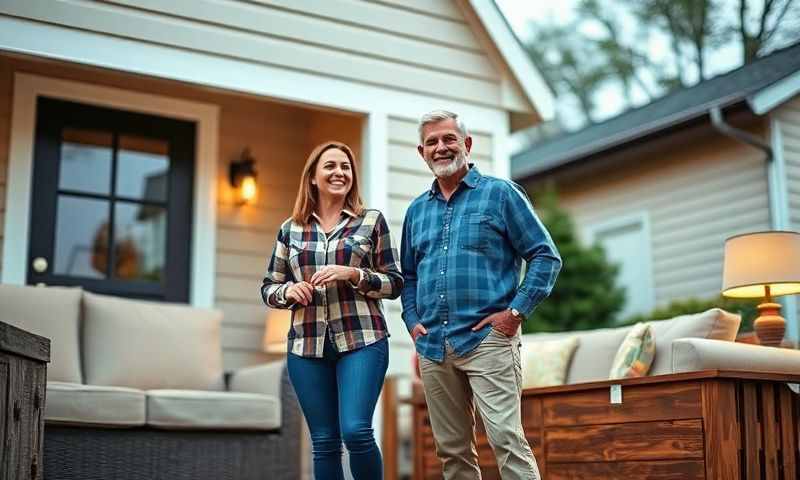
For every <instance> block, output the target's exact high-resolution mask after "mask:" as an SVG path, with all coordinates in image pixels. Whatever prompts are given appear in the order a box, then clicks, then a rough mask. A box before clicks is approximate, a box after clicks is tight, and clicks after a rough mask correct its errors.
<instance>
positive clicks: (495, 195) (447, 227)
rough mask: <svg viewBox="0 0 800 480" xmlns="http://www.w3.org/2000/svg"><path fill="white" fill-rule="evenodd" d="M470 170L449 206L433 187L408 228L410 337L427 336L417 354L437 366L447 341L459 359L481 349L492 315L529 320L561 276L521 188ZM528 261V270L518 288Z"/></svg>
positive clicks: (411, 213)
mask: <svg viewBox="0 0 800 480" xmlns="http://www.w3.org/2000/svg"><path fill="white" fill-rule="evenodd" d="M470 167H471V168H470V170H469V172H468V173H467V175H466V176H465V177H464V178H463V179H462V180H461V184H460V185H459V187H458V189H457V190H456V192H455V193H453V195H452V196H451V197H450V200H449V201H448V200H445V198H444V196H443V195H442V193H441V191H440V190H439V184H438V183H437V181H436V180H434V182H433V184H432V185H431V188H430V190H429V191H427V192H425V193H423V194H422V195H421V196H420V197H418V198H417V199H416V200H414V202H412V203H411V205H410V206H409V207H408V211H407V213H406V218H405V221H404V223H403V241H402V247H401V251H402V253H401V256H402V258H401V264H402V267H403V275H404V277H405V286H404V287H403V294H402V299H403V320H404V321H405V323H406V326H407V327H408V330H409V331H411V330H412V329H413V328H414V326H415V325H417V324H418V323H421V324H422V325H423V326H424V327H425V328H426V329H427V330H428V334H427V335H421V336H419V337H418V338H417V341H416V344H415V345H416V349H417V352H419V354H420V355H422V356H424V357H426V358H429V359H431V360H434V361H437V362H441V361H442V360H443V359H444V353H445V341H447V343H449V344H450V345H451V346H452V347H453V350H454V351H455V353H456V355H459V356H463V355H466V354H467V353H469V352H471V351H472V350H473V349H474V348H475V347H477V346H478V344H479V343H480V342H481V341H482V340H483V339H484V337H486V335H488V334H489V331H490V330H491V326H490V325H486V326H485V327H484V328H483V329H481V330H478V331H477V332H473V331H472V327H473V326H474V325H475V324H477V323H478V322H480V321H481V320H483V319H484V318H486V317H487V316H489V315H491V314H492V313H495V312H499V311H501V310H505V309H506V308H514V309H516V310H519V311H520V312H521V313H522V315H525V316H527V315H530V313H531V312H533V310H534V309H535V308H536V306H537V305H538V304H539V303H540V302H541V301H542V300H544V299H545V297H547V296H548V295H549V294H550V291H551V290H552V289H553V285H554V284H555V281H556V277H557V276H558V272H559V270H560V269H561V257H560V256H559V254H558V250H557V249H556V246H555V244H554V243H553V240H552V238H551V237H550V234H549V233H548V232H547V229H546V228H545V227H544V225H543V224H542V223H541V222H540V221H539V218H538V217H537V216H536V214H535V213H534V211H533V206H532V205H531V203H530V201H529V200H528V197H527V195H525V192H524V191H523V190H522V188H520V187H519V186H518V185H516V184H515V183H513V182H511V181H508V180H501V179H498V178H494V177H491V176H486V175H481V173H480V172H479V171H478V168H477V167H475V166H473V165H472V164H470ZM522 260H525V261H526V262H527V263H528V269H527V272H526V273H525V277H524V278H523V281H522V283H521V284H520V282H519V276H520V275H519V274H520V267H521V263H522Z"/></svg>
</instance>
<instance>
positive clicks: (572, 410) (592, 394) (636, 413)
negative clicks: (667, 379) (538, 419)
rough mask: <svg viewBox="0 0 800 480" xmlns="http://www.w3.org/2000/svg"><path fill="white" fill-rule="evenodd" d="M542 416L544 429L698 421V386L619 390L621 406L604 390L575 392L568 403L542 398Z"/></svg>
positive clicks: (555, 397) (667, 385) (690, 384)
mask: <svg viewBox="0 0 800 480" xmlns="http://www.w3.org/2000/svg"><path fill="white" fill-rule="evenodd" d="M542 415H543V417H544V424H545V427H547V428H550V427H553V426H574V425H607V424H618V423H629V422H650V421H660V420H681V419H693V418H702V410H701V384H700V383H695V382H681V383H674V384H655V385H637V386H636V387H635V388H631V387H623V388H622V403H621V404H616V405H615V404H611V403H610V401H609V390H608V388H602V389H596V390H589V391H583V392H575V393H573V394H571V395H570V396H569V401H568V402H565V401H563V399H561V398H559V397H558V396H552V397H549V396H548V397H545V398H543V399H542Z"/></svg>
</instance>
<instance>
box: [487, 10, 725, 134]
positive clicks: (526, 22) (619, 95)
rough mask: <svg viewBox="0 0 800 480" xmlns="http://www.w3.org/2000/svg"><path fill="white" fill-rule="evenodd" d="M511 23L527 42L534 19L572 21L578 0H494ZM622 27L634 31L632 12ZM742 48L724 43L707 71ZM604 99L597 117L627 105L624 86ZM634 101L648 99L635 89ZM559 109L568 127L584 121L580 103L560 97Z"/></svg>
mask: <svg viewBox="0 0 800 480" xmlns="http://www.w3.org/2000/svg"><path fill="white" fill-rule="evenodd" d="M495 2H496V3H497V5H498V7H500V10H501V11H502V12H503V15H504V16H505V17H506V19H507V20H508V23H509V24H510V25H511V27H512V28H513V29H514V32H515V33H516V34H517V36H518V37H519V38H520V39H521V40H522V41H523V42H526V41H528V40H529V39H530V38H531V36H532V35H531V28H530V25H531V22H535V23H543V24H546V23H557V24H565V23H569V22H570V21H571V20H573V19H574V18H575V14H574V8H575V6H576V5H577V3H578V1H577V0H559V1H558V2H535V1H532V0H495ZM620 18H621V19H622V25H623V29H624V30H626V32H624V33H626V34H628V35H631V36H632V35H633V34H634V31H635V30H636V28H635V20H634V19H633V17H632V16H626V15H622V16H621V17H620ZM647 51H648V54H649V55H650V56H651V58H655V59H658V58H662V57H664V56H665V55H666V54H667V52H668V45H667V42H666V38H658V37H656V38H653V39H652V40H651V41H650V42H648V45H647ZM740 59H741V51H740V49H739V48H738V47H737V46H735V45H731V46H729V47H723V48H720V49H719V50H717V51H715V52H714V55H713V56H712V57H711V58H708V59H706V62H707V64H708V71H709V72H710V73H711V74H712V75H714V74H719V73H723V72H726V71H728V70H731V69H733V68H736V67H737V66H739V63H740ZM598 96H599V98H602V101H601V102H598V105H597V107H598V108H597V112H596V114H597V119H598V120H602V119H605V118H609V117H612V116H614V115H616V114H618V113H620V112H621V111H622V110H623V109H624V108H625V101H624V97H623V92H622V90H621V89H620V88H619V87H617V86H611V85H609V86H607V87H604V88H603V89H602V90H601V91H600V92H599V95H598ZM633 101H634V103H636V104H641V103H644V102H646V101H647V97H646V96H645V95H644V93H643V92H633ZM557 104H558V105H557V109H558V112H559V115H560V116H561V118H562V120H563V122H564V124H565V126H566V127H567V128H569V129H573V128H577V126H579V124H580V122H581V115H580V114H579V111H578V110H577V105H575V104H570V103H569V102H565V101H564V99H557Z"/></svg>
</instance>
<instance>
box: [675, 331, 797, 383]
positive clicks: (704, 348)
mask: <svg viewBox="0 0 800 480" xmlns="http://www.w3.org/2000/svg"><path fill="white" fill-rule="evenodd" d="M700 370H745V371H749V372H769V373H789V374H795V375H797V374H800V350H793V349H788V348H775V347H764V346H761V345H749V344H746V343H736V342H725V341H722V340H706V339H703V338H682V339H679V340H675V341H674V342H672V371H673V373H681V372H697V371H700Z"/></svg>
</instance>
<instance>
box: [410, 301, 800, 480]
mask: <svg viewBox="0 0 800 480" xmlns="http://www.w3.org/2000/svg"><path fill="white" fill-rule="evenodd" d="M739 324H740V317H739V316H738V315H733V314H730V313H728V312H725V311H723V310H720V309H712V310H709V311H707V312H704V313H700V314H696V315H685V316H681V317H676V318H673V319H671V320H663V321H656V322H651V325H652V330H653V335H654V337H655V342H656V352H655V358H654V361H653V364H652V366H651V369H650V372H649V374H648V375H647V376H646V377H641V378H630V379H624V380H608V376H609V373H610V369H611V364H612V361H613V359H614V356H615V354H616V352H617V349H618V348H619V345H620V344H621V342H622V341H623V339H624V338H625V336H626V335H627V333H628V331H629V330H630V328H631V327H620V328H610V329H599V330H591V331H583V332H565V333H553V334H548V333H544V334H528V335H523V336H522V342H523V343H535V342H537V341H542V340H551V339H554V338H563V337H567V336H571V335H575V336H577V337H578V341H579V342H578V347H577V349H576V350H575V352H574V354H573V355H572V359H571V362H570V364H569V367H568V370H567V377H566V382H565V384H564V385H559V386H552V387H539V388H528V389H525V390H524V391H523V395H522V423H523V428H524V430H525V435H526V437H527V438H528V441H529V442H530V444H531V446H532V447H533V449H534V452H535V454H536V457H537V460H538V462H539V467H540V469H541V471H542V475H543V478H547V479H548V480H562V479H583V478H591V479H593V480H603V479H609V480H610V479H620V478H625V479H626V480H636V479H647V480H653V479H667V478H669V479H678V478H680V479H681V480H691V479H709V480H712V479H713V480H718V479H725V480H737V479H745V478H746V479H756V478H758V479H761V478H766V479H786V480H789V479H792V480H794V479H796V478H800V389H799V388H798V383H800V350H793V349H785V348H771V347H762V346H758V345H749V344H743V343H736V342H735V339H736V336H737V332H738V329H739ZM523 351H524V350H523ZM522 362H523V369H524V368H525V358H523V359H522ZM411 402H412V405H413V411H414V419H413V430H414V434H413V435H414V441H413V443H414V479H415V480H423V479H425V480H427V479H431V480H432V479H436V478H441V464H440V462H439V460H438V458H437V457H436V453H435V449H434V448H433V446H434V442H433V435H432V432H431V427H430V421H429V419H428V414H427V407H426V405H425V397H424V392H423V390H422V385H421V383H419V382H417V383H416V384H415V387H414V389H413V395H412V400H411ZM477 445H478V454H479V458H480V464H481V469H482V471H483V478H485V479H497V478H500V477H499V474H498V471H497V466H496V463H495V458H494V455H493V453H492V451H491V448H490V446H489V444H488V441H487V440H486V434H485V432H484V430H483V428H482V426H481V425H480V422H478V434H477Z"/></svg>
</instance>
